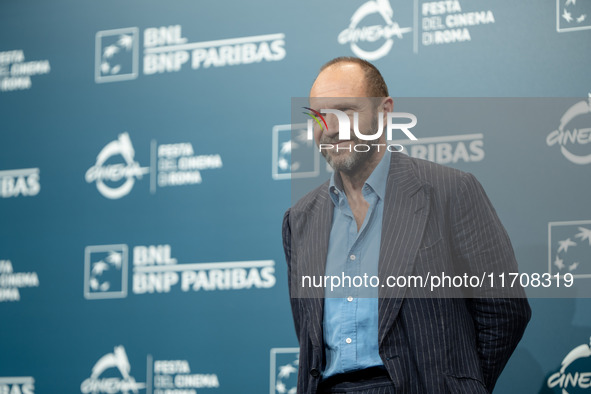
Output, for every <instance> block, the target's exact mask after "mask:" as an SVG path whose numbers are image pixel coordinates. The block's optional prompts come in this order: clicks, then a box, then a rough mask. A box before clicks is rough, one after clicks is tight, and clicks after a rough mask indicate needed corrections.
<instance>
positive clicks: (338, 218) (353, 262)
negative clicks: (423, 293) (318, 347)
mask: <svg viewBox="0 0 591 394" xmlns="http://www.w3.org/2000/svg"><path fill="white" fill-rule="evenodd" d="M389 167H390V153H389V152H387V151H386V153H385V154H384V156H383V157H382V159H381V161H380V162H379V164H378V165H377V167H376V168H375V169H374V171H373V172H372V174H371V175H370V176H369V178H368V179H367V181H366V182H365V185H364V186H363V189H362V193H363V197H364V198H365V200H366V201H367V202H368V203H369V209H368V210H367V214H366V215H365V220H364V222H363V225H362V226H361V228H360V229H359V231H357V223H356V221H355V218H354V217H353V212H352V211H351V208H350V207H349V202H348V201H347V196H346V195H345V193H344V190H343V187H342V183H341V180H340V179H339V178H338V175H336V173H335V174H333V176H332V178H331V180H330V185H329V192H330V196H331V199H332V201H333V203H334V214H333V221H332V228H331V230H330V240H329V244H328V255H327V259H326V273H325V275H335V276H338V277H340V278H341V279H343V275H344V276H345V281H347V279H346V277H350V278H351V282H352V283H351V287H346V288H340V289H339V290H338V291H337V290H336V289H335V291H333V292H331V288H330V282H329V283H327V288H326V289H325V296H326V298H325V300H324V322H323V325H324V326H323V329H324V346H325V354H326V366H325V369H324V371H323V374H322V376H323V378H327V377H329V376H332V375H336V374H339V373H345V372H349V371H354V370H359V369H364V368H369V367H374V366H379V365H383V362H382V360H381V359H380V356H379V354H378V299H377V296H378V288H377V287H375V288H372V287H370V286H369V285H368V287H365V283H363V285H362V286H361V287H355V286H356V285H358V284H359V281H357V282H355V281H354V280H353V278H354V277H356V276H358V277H360V278H363V275H364V274H367V278H368V279H367V283H369V278H370V277H371V276H376V277H377V275H378V260H379V254H380V240H381V235H382V216H383V212H384V197H385V193H386V180H387V178H388V170H389ZM335 283H336V282H335ZM374 283H375V282H374ZM346 284H347V285H348V283H346Z"/></svg>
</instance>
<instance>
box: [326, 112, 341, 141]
mask: <svg viewBox="0 0 591 394" xmlns="http://www.w3.org/2000/svg"><path fill="white" fill-rule="evenodd" d="M322 116H323V117H324V120H325V121H326V126H325V125H323V126H325V128H326V130H324V133H325V134H326V135H327V136H329V137H333V136H335V135H337V134H339V120H338V119H337V117H336V116H335V115H334V114H323V115H322Z"/></svg>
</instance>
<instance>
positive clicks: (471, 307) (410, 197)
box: [283, 58, 531, 394]
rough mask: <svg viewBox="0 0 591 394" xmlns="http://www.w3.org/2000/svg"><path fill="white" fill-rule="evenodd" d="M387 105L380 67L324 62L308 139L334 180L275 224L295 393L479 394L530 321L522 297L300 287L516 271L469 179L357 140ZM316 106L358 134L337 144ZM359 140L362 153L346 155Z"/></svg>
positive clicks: (374, 126) (380, 142) (332, 124)
mask: <svg viewBox="0 0 591 394" xmlns="http://www.w3.org/2000/svg"><path fill="white" fill-rule="evenodd" d="M393 105H394V104H393V100H392V98H391V97H389V96H388V90H387V87H386V84H385V82H384V80H383V78H382V76H381V75H380V73H379V71H378V70H377V69H376V68H375V67H374V66H373V65H371V64H370V63H368V62H366V61H363V60H360V59H357V58H337V59H334V60H332V61H330V62H329V63H327V64H326V65H324V66H323V67H322V68H321V71H320V73H319V75H318V77H317V78H316V80H315V82H314V84H313V86H312V89H311V91H310V106H311V108H310V109H311V110H312V114H316V116H317V118H318V119H319V120H320V116H319V114H320V115H323V116H322V119H321V120H322V122H319V123H320V125H316V126H315V129H314V138H315V140H316V143H317V144H318V145H319V147H322V148H323V149H321V151H322V153H323V155H324V156H325V158H326V160H327V162H328V163H329V164H330V165H331V166H332V167H333V169H334V174H333V176H332V178H331V179H330V181H329V182H326V183H325V184H323V185H321V186H320V187H319V188H317V189H315V190H313V191H312V192H310V193H309V194H307V195H306V196H305V197H303V198H302V199H301V200H300V201H298V202H297V203H296V204H295V205H294V206H293V207H292V208H290V209H289V210H288V211H287V212H286V214H285V216H284V220H283V246H284V249H285V255H286V259H287V264H288V280H289V287H290V297H291V306H292V312H293V318H294V323H295V329H296V334H297V337H298V341H299V344H300V361H299V362H300V364H299V373H298V392H299V393H316V392H319V393H324V392H326V393H332V392H335V393H336V392H338V393H364V394H377V393H384V394H387V393H447V392H452V393H488V392H491V391H492V390H493V387H494V385H495V382H496V380H497V379H498V377H499V375H500V373H501V371H502V370H503V368H504V366H505V364H506V363H507V361H508V359H509V357H510V356H511V353H512V352H513V350H514V349H515V347H516V346H517V343H518V342H519V340H520V339H521V336H522V335H523V331H524V330H525V327H526V325H527V322H528V321H529V318H530V315H531V311H530V308H529V304H528V303H527V300H526V299H525V298H524V293H523V290H522V289H518V290H516V292H514V293H512V296H511V298H500V297H494V295H495V293H494V292H490V291H489V290H491V289H486V288H485V289H481V290H478V291H479V293H471V294H472V295H476V297H475V298H460V297H459V296H458V293H454V294H455V296H454V297H449V295H446V294H443V295H442V296H432V297H428V296H427V297H425V296H424V294H422V295H421V294H420V292H419V293H417V292H414V290H413V289H407V288H405V287H389V286H385V287H384V286H383V285H382V286H381V287H378V288H368V286H366V288H365V289H363V288H361V289H360V288H356V287H355V286H350V285H349V286H348V287H347V286H345V287H343V288H341V289H339V291H338V292H336V293H331V292H330V291H329V289H328V288H322V289H319V288H318V287H316V286H315V285H310V283H311V282H310V280H309V278H322V277H326V276H337V275H338V276H341V275H342V277H343V278H344V277H345V276H348V277H351V276H355V275H358V276H361V275H364V274H366V275H368V276H370V277H372V276H375V275H377V277H378V278H379V279H380V280H381V281H382V283H384V282H383V281H384V280H385V279H386V278H387V277H399V276H403V275H415V274H418V275H422V276H425V275H427V273H442V272H447V273H452V272H454V273H458V274H459V273H461V272H465V273H468V274H475V273H481V272H494V273H495V274H496V273H500V272H517V264H516V262H515V257H514V254H513V249H512V247H511V243H510V241H509V239H508V236H507V234H506V232H505V230H504V228H503V226H502V224H501V223H500V221H499V219H498V217H497V215H496V213H495V211H494V208H493V207H492V205H491V204H490V201H489V200H488V198H487V197H486V194H485V193H484V190H483V189H482V187H481V186H480V184H479V183H478V181H477V180H476V179H475V178H474V176H472V175H471V174H468V173H464V172H461V171H458V170H454V169H451V168H447V167H444V166H440V165H437V164H434V163H431V162H428V161H424V160H418V159H413V158H411V157H408V156H406V155H404V154H402V153H395V152H393V153H391V152H390V151H388V150H387V149H385V148H384V146H385V144H386V136H385V133H382V134H381V135H380V137H379V138H378V139H377V141H367V140H365V139H367V138H369V137H367V136H371V135H379V133H376V131H379V127H380V126H381V127H383V125H386V124H387V116H388V115H387V114H388V113H389V112H392V110H393ZM324 109H336V110H339V111H341V112H344V113H346V114H347V115H349V116H350V118H351V122H350V123H351V130H354V128H355V124H357V127H358V131H359V132H360V133H362V134H365V136H366V137H365V138H364V139H363V140H362V139H361V138H360V137H359V136H358V135H357V134H356V133H354V132H351V133H350V137H349V138H347V139H346V140H341V139H339V128H338V125H339V121H338V119H337V116H336V114H337V113H336V112H334V111H333V112H331V111H321V110H324ZM355 113H357V115H356V116H357V119H355V115H354V114H355ZM380 117H381V119H380ZM355 120H357V122H355ZM324 122H326V123H324ZM362 143H364V144H367V145H373V146H372V148H371V149H369V150H368V151H367V152H364V150H366V149H358V150H359V151H356V150H355V149H352V147H354V145H357V144H362ZM337 148H338V149H337ZM307 279H308V280H307ZM306 280H307V281H306ZM329 283H330V282H329ZM326 287H328V285H327V286H326ZM331 290H332V289H331ZM372 291H374V292H373V293H372ZM378 292H379V294H378ZM513 295H517V297H513Z"/></svg>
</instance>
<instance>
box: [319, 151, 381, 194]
mask: <svg viewBox="0 0 591 394" xmlns="http://www.w3.org/2000/svg"><path fill="white" fill-rule="evenodd" d="M389 169H390V152H389V151H388V150H386V152H385V153H384V156H383V157H382V159H381V160H380V162H379V163H378V165H377V166H376V168H374V170H373V172H372V173H371V175H370V176H369V178H367V180H366V181H365V185H364V188H365V187H366V186H369V187H370V188H371V190H373V192H374V193H376V194H377V195H378V197H379V198H380V200H383V199H384V196H385V195H386V181H387V179H388V171H389ZM328 191H329V194H330V198H331V199H332V201H333V203H334V204H335V205H339V197H340V196H341V195H342V194H343V195H344V191H343V182H342V180H341V176H340V174H339V173H338V172H337V171H335V172H333V174H332V176H331V177H330V183H329V185H328Z"/></svg>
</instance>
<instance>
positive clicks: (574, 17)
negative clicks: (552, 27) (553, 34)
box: [556, 0, 591, 33]
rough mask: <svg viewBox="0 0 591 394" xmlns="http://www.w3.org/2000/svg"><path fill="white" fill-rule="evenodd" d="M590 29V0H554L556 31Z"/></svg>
mask: <svg viewBox="0 0 591 394" xmlns="http://www.w3.org/2000/svg"><path fill="white" fill-rule="evenodd" d="M587 29H591V1H589V0H556V31H557V32H558V33H565V32H571V31H579V30H587Z"/></svg>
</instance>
